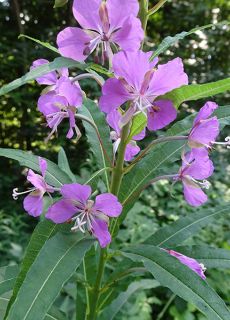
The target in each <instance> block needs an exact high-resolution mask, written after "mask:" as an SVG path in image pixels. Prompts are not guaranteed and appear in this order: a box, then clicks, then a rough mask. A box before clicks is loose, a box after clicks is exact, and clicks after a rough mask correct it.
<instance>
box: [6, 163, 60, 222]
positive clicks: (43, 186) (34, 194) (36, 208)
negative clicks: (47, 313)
mask: <svg viewBox="0 0 230 320" xmlns="http://www.w3.org/2000/svg"><path fill="white" fill-rule="evenodd" d="M39 168H40V171H41V174H42V175H40V174H36V173H34V171H33V170H31V169H30V170H29V171H28V175H27V180H28V181H29V182H30V183H31V184H32V185H33V186H34V187H33V188H30V189H29V190H27V191H24V192H18V188H15V189H14V190H13V194H12V196H13V198H14V200H17V199H18V196H19V195H22V194H27V193H29V194H28V195H27V196H26V197H25V199H24V201H23V207H24V209H25V210H26V211H27V212H28V214H29V215H31V216H33V217H38V216H40V215H41V214H42V211H43V196H44V194H45V193H48V194H50V193H53V192H54V191H55V188H53V187H52V186H50V185H48V184H47V183H46V182H45V175H46V171H47V162H46V160H44V159H42V158H40V157H39Z"/></svg>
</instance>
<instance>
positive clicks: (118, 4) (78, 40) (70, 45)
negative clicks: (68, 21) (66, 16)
mask: <svg viewBox="0 0 230 320" xmlns="http://www.w3.org/2000/svg"><path fill="white" fill-rule="evenodd" d="M138 11H139V4H138V1H137V0H125V1H124V0H107V1H106V2H105V1H101V0H74V3H73V14H74V17H75V19H76V20H77V22H78V23H79V24H80V26H81V27H82V29H81V28H76V27H68V28H65V29H64V30H63V31H61V32H60V33H59V34H58V36H57V45H58V48H59V51H60V53H61V54H62V55H63V56H65V57H68V58H72V59H74V60H77V61H83V60H85V59H86V58H87V56H88V55H89V54H90V53H92V52H93V51H94V50H95V49H97V52H98V51H99V48H100V46H101V48H102V62H103V61H104V58H107V57H109V58H111V55H112V49H113V47H115V48H117V45H118V46H119V47H121V48H122V49H123V50H137V49H138V48H139V47H140V43H141V41H142V39H143V37H144V32H143V30H142V28H141V22H140V20H139V19H138V18H136V16H137V14H138Z"/></svg>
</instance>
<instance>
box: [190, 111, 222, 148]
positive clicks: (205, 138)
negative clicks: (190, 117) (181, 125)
mask: <svg viewBox="0 0 230 320" xmlns="http://www.w3.org/2000/svg"><path fill="white" fill-rule="evenodd" d="M219 132H220V129H219V121H218V119H217V117H212V118H210V119H207V120H203V121H202V120H201V121H200V122H196V124H195V126H194V127H193V128H192V130H191V132H190V134H189V138H188V142H189V146H190V147H192V148H200V147H202V146H209V145H210V143H211V142H214V141H215V140H216V138H217V136H218V135H219Z"/></svg>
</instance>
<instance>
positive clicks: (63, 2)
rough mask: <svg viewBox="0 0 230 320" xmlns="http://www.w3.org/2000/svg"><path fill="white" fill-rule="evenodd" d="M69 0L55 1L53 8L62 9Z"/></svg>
mask: <svg viewBox="0 0 230 320" xmlns="http://www.w3.org/2000/svg"><path fill="white" fill-rule="evenodd" d="M68 1H69V0H55V2H54V8H60V7H63V6H64V5H65V4H67V3H68Z"/></svg>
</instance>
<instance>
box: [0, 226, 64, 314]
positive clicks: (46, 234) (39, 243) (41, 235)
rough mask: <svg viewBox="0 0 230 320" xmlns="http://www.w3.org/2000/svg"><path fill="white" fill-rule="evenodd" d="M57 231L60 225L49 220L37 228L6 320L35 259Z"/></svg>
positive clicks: (17, 280) (22, 264) (22, 266)
mask: <svg viewBox="0 0 230 320" xmlns="http://www.w3.org/2000/svg"><path fill="white" fill-rule="evenodd" d="M57 229H58V225H55V224H54V223H52V222H51V221H49V220H44V221H42V222H39V223H38V225H37V226H36V228H35V230H34V232H33V234H32V237H31V239H30V242H29V244H28V247H27V249H26V253H25V256H24V259H23V261H22V263H21V266H20V272H19V274H18V276H17V279H16V282H15V285H14V288H13V294H12V296H11V299H10V302H9V304H8V306H7V311H6V315H5V318H4V319H6V316H7V315H8V312H9V310H10V308H11V306H12V304H13V303H14V301H15V299H16V297H17V294H18V291H19V290H20V288H21V286H22V284H23V282H24V280H25V277H26V275H27V272H28V271H29V269H30V267H31V266H32V264H33V262H34V261H35V259H36V258H37V256H38V254H39V252H40V250H41V249H42V247H43V246H44V244H45V243H46V241H47V240H48V239H49V238H50V237H51V236H52V235H53V234H54V233H55V231H56V230H57Z"/></svg>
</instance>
